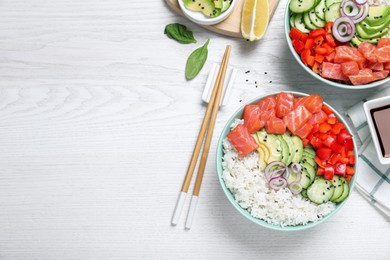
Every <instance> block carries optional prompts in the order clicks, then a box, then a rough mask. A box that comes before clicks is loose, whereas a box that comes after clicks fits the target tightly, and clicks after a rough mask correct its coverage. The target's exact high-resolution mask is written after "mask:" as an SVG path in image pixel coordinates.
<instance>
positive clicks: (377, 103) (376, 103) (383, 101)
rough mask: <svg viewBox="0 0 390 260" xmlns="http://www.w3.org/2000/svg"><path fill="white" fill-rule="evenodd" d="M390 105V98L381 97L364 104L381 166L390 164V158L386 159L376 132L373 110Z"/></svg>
mask: <svg viewBox="0 0 390 260" xmlns="http://www.w3.org/2000/svg"><path fill="white" fill-rule="evenodd" d="M387 105H390V96H386V97H381V98H377V99H373V100H369V101H367V102H365V103H364V105H363V107H364V112H365V113H366V117H367V123H368V127H369V128H370V132H371V136H372V141H373V142H374V146H375V150H376V153H377V154H378V159H379V162H380V163H381V164H390V158H385V157H384V156H383V154H382V150H381V147H380V144H379V138H378V135H377V133H376V130H375V125H374V121H373V118H372V116H371V112H370V111H371V110H372V109H375V108H379V107H384V106H387Z"/></svg>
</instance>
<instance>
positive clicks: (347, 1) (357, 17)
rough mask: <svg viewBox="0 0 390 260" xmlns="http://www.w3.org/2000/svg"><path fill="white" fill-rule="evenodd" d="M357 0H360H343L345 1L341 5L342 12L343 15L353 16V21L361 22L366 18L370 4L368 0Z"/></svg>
mask: <svg viewBox="0 0 390 260" xmlns="http://www.w3.org/2000/svg"><path fill="white" fill-rule="evenodd" d="M356 1H359V0H354V1H352V0H343V2H342V3H341V5H340V14H341V16H348V17H349V18H351V20H352V21H353V23H359V22H361V21H363V20H364V18H366V16H367V15H368V12H369V8H370V6H369V5H368V2H367V0H360V1H366V2H365V3H362V4H357V3H356ZM349 8H352V10H351V11H348V9H349Z"/></svg>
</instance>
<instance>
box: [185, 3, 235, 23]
mask: <svg viewBox="0 0 390 260" xmlns="http://www.w3.org/2000/svg"><path fill="white" fill-rule="evenodd" d="M178 2H179V6H180V8H181V10H182V11H183V13H184V15H185V16H186V17H187V18H188V19H190V20H191V21H193V22H194V23H197V24H200V25H213V24H217V23H220V22H222V21H223V20H225V19H226V18H227V17H228V16H229V15H230V14H231V13H232V11H233V9H234V6H235V4H236V2H237V1H236V0H178Z"/></svg>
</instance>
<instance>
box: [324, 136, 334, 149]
mask: <svg viewBox="0 0 390 260" xmlns="http://www.w3.org/2000/svg"><path fill="white" fill-rule="evenodd" d="M324 137H325V138H322V143H323V144H324V145H325V146H327V147H329V148H331V147H332V145H333V144H334V142H336V137H334V136H332V135H328V134H326V135H324Z"/></svg>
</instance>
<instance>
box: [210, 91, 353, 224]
mask: <svg viewBox="0 0 390 260" xmlns="http://www.w3.org/2000/svg"><path fill="white" fill-rule="evenodd" d="M282 95H286V96H289V97H291V96H293V99H294V104H298V100H301V101H303V100H308V99H309V97H310V98H311V96H309V95H307V94H305V93H300V92H279V93H275V94H271V95H264V96H259V97H256V98H254V99H252V100H251V101H249V102H248V103H247V104H244V105H243V106H242V107H240V108H239V109H238V110H237V111H236V112H235V113H234V114H233V115H232V116H231V117H230V118H229V120H228V121H227V122H226V125H225V127H224V128H223V130H222V133H221V135H220V138H219V141H218V145H217V176H218V180H219V182H220V185H221V187H222V190H223V192H224V194H225V195H226V197H227V198H228V200H229V201H230V203H231V204H232V205H233V207H234V208H235V209H236V210H238V212H240V213H241V214H242V215H243V216H244V217H246V218H247V219H249V220H250V221H252V222H254V223H255V224H257V225H260V226H262V227H265V228H269V229H272V230H279V231H299V230H304V229H308V228H312V227H314V226H317V225H319V224H321V223H324V222H325V221H327V220H328V219H329V218H331V217H332V216H333V215H334V214H335V213H336V212H337V211H339V210H340V209H341V208H342V207H343V206H344V204H345V203H346V202H347V201H348V198H349V195H350V194H351V191H352V190H353V189H354V186H355V180H356V176H357V172H356V169H357V160H356V162H355V160H354V158H355V157H353V156H355V155H357V148H356V145H354V144H355V140H354V137H353V136H352V135H351V134H350V135H349V139H348V140H349V148H348V149H349V152H348V156H349V159H347V162H345V161H344V162H343V163H344V164H345V165H348V166H346V167H348V169H349V172H348V170H347V171H346V172H345V171H344V174H341V173H342V169H341V168H339V166H340V165H341V163H340V164H339V161H338V159H336V161H333V159H331V158H332V157H333V154H336V152H335V151H336V149H331V151H332V156H330V154H328V155H326V154H324V153H323V151H324V150H321V149H320V148H328V146H330V147H334V148H336V147H341V146H340V145H338V144H340V142H341V141H343V142H344V139H342V138H341V137H339V136H342V135H344V133H352V132H351V129H350V128H349V126H348V125H347V123H346V121H345V120H344V119H343V118H342V116H341V115H340V114H339V113H338V112H337V111H335V109H333V108H332V107H331V106H329V105H328V104H326V103H325V102H323V103H322V98H321V97H320V100H321V104H322V105H321V111H320V112H318V113H317V112H316V111H315V113H313V114H312V115H311V116H310V118H311V119H313V120H314V118H315V121H306V123H304V124H305V125H308V124H311V122H316V124H317V122H319V123H318V125H321V124H322V123H326V124H328V125H331V126H332V128H331V129H330V130H329V129H328V130H326V129H325V130H321V132H318V131H319V130H316V133H322V132H323V133H322V134H323V135H320V134H318V135H316V134H312V132H311V131H313V132H314V130H313V128H310V129H311V130H310V134H309V135H308V136H307V137H305V138H302V139H299V138H300V137H299V136H297V135H295V134H292V133H291V132H289V131H288V129H290V128H288V129H287V131H286V132H285V133H284V134H281V133H280V134H269V133H268V131H270V129H271V128H272V127H271V128H268V126H267V125H266V126H265V127H263V128H260V130H257V129H258V128H257V129H255V131H257V132H253V128H252V127H253V126H254V125H256V124H251V123H250V124H249V123H247V122H248V121H249V118H251V116H249V117H247V115H249V114H250V113H252V112H253V111H256V110H257V108H256V107H260V108H259V110H260V111H262V109H264V106H263V105H264V101H265V100H268V99H273V100H275V98H276V97H277V96H282ZM312 96H313V95H312ZM316 96H317V97H319V96H318V95H316ZM276 100H277V99H276ZM279 100H281V98H279ZM259 101H260V102H263V103H262V104H263V105H260V103H259ZM277 102H279V101H277ZM299 102H300V101H299ZM276 104H279V103H276ZM301 104H302V103H301ZM261 106H263V107H262V108H261ZM277 106H278V105H276V107H277ZM294 106H295V105H294ZM304 106H306V105H304ZM247 108H248V110H247ZM268 108H269V107H268ZM274 108H275V106H274ZM292 110H294V111H295V112H294V113H296V112H297V111H298V110H306V112H305V113H306V114H307V110H310V111H311V109H306V108H302V107H299V106H298V105H296V106H295V108H292ZM244 111H245V112H244ZM250 111H252V112H250ZM317 111H318V109H317ZM247 112H248V113H249V114H246V113H247ZM313 112H314V111H313ZM276 113H277V112H276ZM291 113H292V112H291ZM310 113H311V112H310ZM314 114H315V115H314ZM320 114H321V115H326V116H322V117H318V115H320ZM252 115H253V114H252ZM291 115H293V114H291ZM274 116H275V114H272V115H271V117H274ZM275 117H279V115H278V116H275ZM288 117H290V115H289V116H288ZM243 118H245V119H243ZM320 118H322V119H320ZM331 118H333V119H332V120H333V121H331V120H330V119H331ZM247 119H248V121H245V120H247ZM252 119H253V118H252ZM272 120H273V119H270V118H268V122H271V121H272ZM326 124H324V125H326ZM249 125H251V126H249ZM270 125H271V123H270ZM287 125H289V124H287ZM313 125H314V124H313ZM336 125H343V126H344V128H339V130H337V127H336ZM238 128H240V129H241V128H245V129H247V131H248V132H247V134H246V137H249V138H253V139H252V141H254V142H255V143H257V145H258V146H257V147H256V148H254V149H252V150H251V151H247V153H246V154H245V155H244V156H240V155H239V153H240V152H241V151H244V150H245V149H246V148H242V147H241V148H240V147H239V146H240V144H239V145H237V144H238V143H237V142H241V141H239V139H240V138H241V140H243V138H244V140H245V134H242V133H243V132H242V133H240V134H239V135H238V137H239V138H238V139H235V141H231V140H232V139H234V138H235V137H233V135H231V134H232V133H233V132H235V130H236V129H238ZM321 128H322V126H321ZM321 128H319V129H321ZM249 129H251V130H250V131H251V132H249ZM340 129H343V130H340ZM245 131H246V130H245ZM326 131H327V132H326ZM331 131H334V132H335V133H338V134H335V135H333V137H334V139H333V141H332V142H334V144H337V145H334V146H332V145H331V144H332V143H331V142H330V143H327V145H326V146H325V145H320V144H319V143H316V142H315V143H313V144H314V145H313V146H311V144H310V143H312V142H313V141H312V140H309V142H308V144H306V143H307V142H306V141H304V139H307V140H308V139H309V137H310V138H312V139H314V136H318V139H322V137H323V136H324V135H326V134H330V133H331ZM295 133H296V134H297V133H298V131H296V132H295ZM236 137H237V135H236ZM286 138H287V139H291V140H292V142H291V140H290V141H289V140H287V139H286ZM338 138H340V141H338V140H339V139H338ZM255 139H256V140H255ZM261 139H264V140H261ZM293 139H294V140H293ZM298 139H299V140H298ZM237 140H238V141H237ZM246 140H248V139H246ZM273 140H279V142H276V143H277V144H278V146H277V147H275V146H273V145H272V144H275V141H273ZM281 140H284V141H281ZM324 140H325V139H324ZM345 140H347V139H345ZM252 141H251V142H252ZM267 141H268V144H265V142H267ZM325 142H327V141H324V143H325ZM243 143H247V142H246V141H244V142H243ZM248 143H250V142H248ZM261 143H262V144H261ZM283 143H284V144H283ZM264 144H265V145H266V146H268V145H269V147H270V150H268V151H269V153H270V154H271V155H268V157H267V156H266V154H265V153H264V151H265V150H264ZM286 144H287V146H286ZM345 144H346V143H345ZM343 145H344V143H343ZM351 145H352V146H351ZM272 146H273V147H272ZM298 146H301V147H300V148H299V147H298ZM315 146H316V148H314V147H315ZM237 147H238V148H237ZM291 147H293V149H291ZM272 149H273V150H272ZM342 149H344V148H342ZM325 150H326V151H329V149H325ZM320 151H321V152H320ZM338 151H340V150H338ZM278 153H280V154H279V155H278ZM345 154H346V152H345V150H344V155H343V157H345V156H346V155H345ZM270 156H274V158H273V159H270ZM275 156H279V157H277V158H278V159H275V158H276V157H275ZM296 156H298V157H296ZM289 157H291V158H292V159H291V158H290V159H289V160H290V161H289V160H288V159H286V160H285V159H284V158H289ZM320 157H321V158H322V159H320ZM267 158H268V159H267ZM337 158H339V159H341V157H337ZM344 159H345V158H344ZM352 159H353V161H352ZM267 160H268V161H267ZM331 160H332V161H333V162H332V163H333V165H330V163H331ZM265 161H266V162H265ZM340 161H341V160H340ZM264 162H265V163H266V166H265V165H263V164H264ZM284 163H285V164H284ZM319 163H321V164H322V166H321V167H319V165H318V164H319ZM278 164H280V165H284V166H283V167H286V168H285V169H284V168H283V167H282V168H272V167H275V165H278ZM298 164H299V165H300V166H299V167H298V166H297V165H298ZM336 165H337V167H336ZM329 167H330V168H329ZM294 168H295V169H294ZM327 168H329V169H327ZM331 168H332V169H331ZM271 169H276V170H277V171H279V175H278V173H277V172H276V171H274V172H271ZM281 169H282V170H283V171H280V170H281ZM319 169H320V170H319ZM336 169H337V170H336ZM340 169H341V170H340ZM284 170H287V171H284ZM344 170H345V168H344ZM287 172H289V176H285V174H286V173H287ZM297 172H298V175H299V174H300V177H299V178H298V177H297V175H294V174H297ZM329 173H331V174H332V175H331V178H329V176H330V175H329ZM272 174H274V175H272ZM313 174H314V176H313ZM341 175H343V177H341ZM283 177H285V178H284V179H285V183H284V184H286V185H284V186H282V184H281V183H279V182H276V183H275V182H274V180H276V178H279V179H283ZM290 178H291V179H290ZM325 178H326V179H325ZM290 180H291V182H290ZM278 181H279V180H278ZM271 182H273V183H271ZM294 182H295V184H296V182H298V183H299V184H300V185H302V186H301V188H303V189H302V190H299V189H297V188H296V187H294V185H295V184H294V185H293V183H294ZM319 184H321V185H322V184H323V185H325V186H321V185H319ZM336 186H339V187H338V188H337V187H336ZM319 187H320V188H319ZM322 189H323V190H322ZM341 190H342V191H341ZM329 192H331V194H329ZM317 195H319V197H317ZM324 196H326V201H325V197H324Z"/></svg>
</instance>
